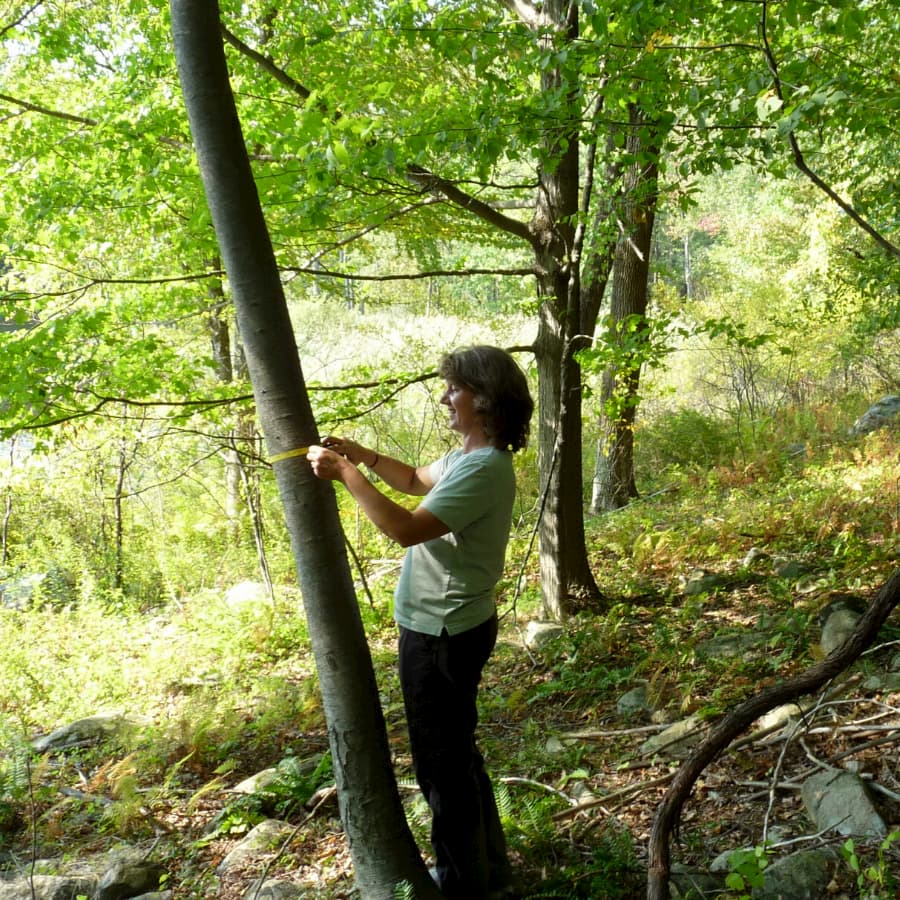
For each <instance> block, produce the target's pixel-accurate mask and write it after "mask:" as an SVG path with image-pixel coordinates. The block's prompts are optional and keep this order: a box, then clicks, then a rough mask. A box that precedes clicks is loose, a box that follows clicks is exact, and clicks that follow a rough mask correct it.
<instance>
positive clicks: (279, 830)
mask: <svg viewBox="0 0 900 900" xmlns="http://www.w3.org/2000/svg"><path fill="white" fill-rule="evenodd" d="M293 830H294V829H293V827H292V826H291V825H289V824H288V823H287V822H282V821H281V820H280V819H266V820H265V822H260V823H259V825H257V826H256V827H255V828H254V829H253V830H252V831H251V832H250V833H249V834H248V835H247V837H245V838H244V839H243V840H242V841H241V842H240V843H238V844H237V845H236V846H235V847H234V848H232V850H231V851H230V852H229V853H228V854H227V855H226V856H225V858H224V859H223V860H222V862H220V863H219V865H218V868H217V869H216V874H217V875H218V876H220V877H221V876H222V875H224V874H226V873H227V872H228V871H229V869H232V868H234V867H235V866H236V865H240V864H241V863H243V862H244V861H245V860H247V859H248V857H252V856H256V855H257V854H259V853H265V852H268V851H271V850H275V849H277V847H278V845H279V844H280V843H281V842H282V841H283V840H284V839H285V838H286V837H287V835H288V834H290V833H291V832H292V831H293Z"/></svg>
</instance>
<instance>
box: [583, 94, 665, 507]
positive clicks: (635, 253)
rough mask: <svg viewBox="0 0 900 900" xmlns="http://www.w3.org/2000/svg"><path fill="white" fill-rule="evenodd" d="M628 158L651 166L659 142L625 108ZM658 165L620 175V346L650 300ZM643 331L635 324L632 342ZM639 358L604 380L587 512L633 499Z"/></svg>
mask: <svg viewBox="0 0 900 900" xmlns="http://www.w3.org/2000/svg"><path fill="white" fill-rule="evenodd" d="M629 119H630V122H629V130H628V136H627V139H626V150H627V152H628V153H629V154H630V155H632V156H634V157H637V158H641V157H642V156H643V157H644V158H647V157H649V158H650V159H652V160H655V159H656V158H657V157H658V154H659V147H658V146H656V144H658V140H657V141H655V142H654V145H653V146H650V147H648V146H646V145H645V143H644V141H642V139H641V138H640V136H639V131H640V130H643V129H646V128H647V126H648V123H647V121H646V119H645V118H644V117H643V115H642V114H641V111H640V110H639V109H638V108H637V107H636V106H634V105H632V106H631V108H630V116H629ZM656 177H657V165H656V163H655V162H650V163H645V164H643V165H641V164H639V163H634V164H632V165H631V166H629V167H628V169H627V170H626V173H625V183H624V185H623V188H624V191H623V193H624V196H623V202H622V223H621V224H622V228H621V234H620V237H619V239H618V241H617V242H616V255H615V263H614V267H613V284H612V299H611V304H610V325H609V330H608V334H607V339H608V340H609V341H610V342H611V343H616V344H619V345H620V346H621V344H622V338H623V334H624V333H625V332H624V331H623V329H625V328H627V326H628V322H629V320H631V319H632V317H635V316H637V317H639V319H640V320H643V319H644V318H645V317H646V315H647V304H648V300H649V273H650V246H651V242H652V238H653V220H654V216H655V214H656V204H657V199H658V193H657V184H656ZM644 331H646V324H644V323H643V322H642V323H641V324H639V326H638V330H637V333H636V334H635V337H637V338H638V339H639V338H640V335H641V333H642V332H644ZM641 364H642V360H641V354H640V350H639V349H638V350H635V351H632V352H630V353H627V354H625V355H624V356H623V357H622V358H621V359H620V360H619V361H618V363H617V364H615V365H612V366H610V367H609V368H608V369H607V371H606V372H605V373H604V376H603V388H602V391H601V404H602V412H601V417H600V437H599V439H598V442H597V460H596V463H595V467H594V483H593V491H592V495H591V512H592V513H601V512H608V511H610V510H613V509H619V508H621V507H622V506H625V505H626V504H627V503H628V501H629V500H631V499H632V498H633V497H636V496H637V486H636V484H635V480H634V421H635V415H636V413H637V406H638V401H639V393H638V389H639V386H640V377H641Z"/></svg>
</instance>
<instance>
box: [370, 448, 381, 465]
mask: <svg viewBox="0 0 900 900" xmlns="http://www.w3.org/2000/svg"><path fill="white" fill-rule="evenodd" d="M380 459H381V454H380V453H379V452H378V451H377V450H376V451H375V458H374V459H373V460H372V462H370V463H366V468H368V469H374V468H375V466H377V465H378V460H380Z"/></svg>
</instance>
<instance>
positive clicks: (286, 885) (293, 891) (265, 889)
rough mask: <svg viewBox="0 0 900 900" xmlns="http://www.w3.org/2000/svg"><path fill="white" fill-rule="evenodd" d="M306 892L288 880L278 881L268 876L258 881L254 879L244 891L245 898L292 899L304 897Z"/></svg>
mask: <svg viewBox="0 0 900 900" xmlns="http://www.w3.org/2000/svg"><path fill="white" fill-rule="evenodd" d="M307 894H308V892H307V891H306V890H304V889H303V888H302V887H300V886H299V885H297V884H292V883H291V882H290V881H279V880H278V879H277V878H269V879H267V880H266V881H264V882H262V883H260V882H259V881H258V880H257V881H254V882H253V884H251V885H250V887H248V888H247V890H246V891H245V892H244V898H245V900H293V898H295V897H306V896H307Z"/></svg>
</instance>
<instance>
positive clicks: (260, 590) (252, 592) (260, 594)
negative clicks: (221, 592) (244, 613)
mask: <svg viewBox="0 0 900 900" xmlns="http://www.w3.org/2000/svg"><path fill="white" fill-rule="evenodd" d="M271 600H272V598H271V596H270V594H269V589H268V588H267V587H266V585H264V584H263V583H262V582H261V581H241V582H239V583H238V584H235V585H233V586H232V587H230V588H228V590H227V591H225V605H226V606H228V607H230V608H231V609H241V608H243V607H245V606H263V605H266V604H269V603H271Z"/></svg>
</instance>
